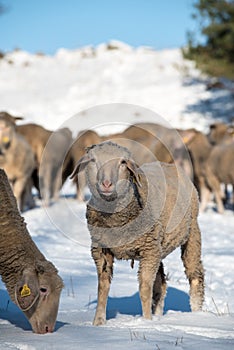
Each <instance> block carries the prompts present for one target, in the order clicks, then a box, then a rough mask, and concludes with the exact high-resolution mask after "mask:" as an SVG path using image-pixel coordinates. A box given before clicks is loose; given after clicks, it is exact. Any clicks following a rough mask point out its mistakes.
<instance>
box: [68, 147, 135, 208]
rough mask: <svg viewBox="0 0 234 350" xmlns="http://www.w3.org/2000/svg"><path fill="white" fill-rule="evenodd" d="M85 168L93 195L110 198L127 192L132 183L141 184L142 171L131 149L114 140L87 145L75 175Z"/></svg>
mask: <svg viewBox="0 0 234 350" xmlns="http://www.w3.org/2000/svg"><path fill="white" fill-rule="evenodd" d="M84 169H85V170H86V177H87V182H88V186H89V188H90V191H91V193H92V195H93V196H94V197H95V198H96V199H102V200H104V201H106V202H113V201H115V200H117V199H119V198H122V197H123V196H125V195H126V193H127V192H128V190H129V187H130V186H131V184H132V183H135V184H136V185H138V186H141V179H140V177H141V174H140V171H139V168H138V166H137V164H136V163H135V162H134V161H133V160H132V159H131V158H130V152H129V151H128V150H127V148H125V147H122V146H119V145H117V144H115V143H113V142H110V141H109V142H103V143H100V144H98V145H93V146H91V147H89V148H87V152H86V154H85V155H84V156H83V157H82V158H81V159H80V160H79V162H78V163H77V164H76V167H75V169H74V171H73V173H72V175H71V178H75V177H78V173H79V172H80V171H82V170H84Z"/></svg>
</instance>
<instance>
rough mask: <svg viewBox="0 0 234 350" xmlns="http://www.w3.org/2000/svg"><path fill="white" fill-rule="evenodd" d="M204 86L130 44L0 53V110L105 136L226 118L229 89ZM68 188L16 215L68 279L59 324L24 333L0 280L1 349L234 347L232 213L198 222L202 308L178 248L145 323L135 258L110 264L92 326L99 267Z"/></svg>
mask: <svg viewBox="0 0 234 350" xmlns="http://www.w3.org/2000/svg"><path fill="white" fill-rule="evenodd" d="M206 83H207V78H205V77H203V76H201V74H200V72H199V71H197V70H196V69H195V68H194V66H193V64H192V63H191V62H187V61H184V60H183V58H182V56H181V54H180V51H179V50H165V51H153V50H151V49H150V48H143V47H141V48H138V49H133V48H132V47H129V46H128V45H125V44H123V43H119V42H111V43H109V44H108V45H107V44H102V45H100V46H98V47H97V48H93V47H86V48H81V49H77V50H74V51H68V50H65V49H60V50H59V51H58V52H57V53H56V55H55V56H44V55H32V54H29V53H27V52H22V51H16V52H13V53H9V54H6V55H5V57H4V58H3V59H1V60H0V105H1V110H6V111H8V112H11V113H12V114H15V115H23V116H24V117H25V121H26V122H30V121H33V122H37V123H39V124H42V125H44V126H45V127H47V128H50V129H56V128H58V127H59V126H60V125H61V124H66V123H67V124H68V125H69V126H70V125H72V126H74V123H73V122H76V124H78V125H75V126H74V127H76V128H77V129H80V130H81V129H84V128H85V127H90V126H93V125H95V126H99V127H100V125H103V124H104V126H105V128H104V129H103V132H113V131H115V130H117V129H116V125H117V124H118V123H121V124H124V123H131V122H139V121H140V120H144V121H146V120H149V119H150V120H154V117H155V115H156V114H155V113H158V115H159V116H158V117H157V118H156V119H157V120H155V121H159V120H160V121H162V122H165V123H170V124H171V125H173V126H177V127H180V128H186V127H191V126H193V127H196V128H199V129H201V130H206V128H207V126H208V125H209V123H210V122H211V121H213V120H215V119H217V118H220V119H222V118H226V119H227V120H228V118H230V117H231V116H232V110H233V100H232V99H231V92H230V91H229V90H221V89H218V90H215V91H212V90H207V89H206ZM113 103H117V104H116V105H113ZM102 104H106V105H104V107H103V106H100V105H102ZM107 104H110V105H107ZM96 105H99V107H95V106H96ZM91 107H92V108H91ZM89 108H91V109H89ZM113 108H118V111H119V114H118V118H112V115H113V114H112V110H113ZM147 111H148V112H147ZM151 111H152V112H151ZM77 113H79V116H78V118H75V119H73V118H72V117H73V116H74V115H75V114H77ZM115 115H116V114H115ZM160 116H161V117H160ZM108 123H109V124H108ZM114 126H115V128H114ZM71 189H72V188H71V186H70V185H69V184H68V186H67V187H66V189H65V190H64V191H63V193H65V194H66V196H61V198H60V200H59V202H58V203H56V204H54V205H53V206H51V207H49V208H44V207H43V206H42V203H41V202H40V201H38V207H37V208H36V209H33V210H30V211H28V212H26V213H24V217H25V220H26V222H27V223H28V229H29V231H30V233H31V235H32V237H33V239H34V241H35V242H36V244H37V245H38V247H39V248H40V249H41V250H42V252H43V253H44V254H45V255H46V257H47V258H48V259H49V260H51V261H53V262H54V264H55V265H56V266H57V268H58V269H59V271H60V275H61V276H62V278H63V280H64V283H65V288H64V290H63V292H62V297H61V303H60V309H59V314H58V320H57V326H56V331H55V332H54V333H53V334H47V335H44V336H42V335H35V334H33V333H32V332H31V328H30V325H29V324H28V322H27V320H26V319H25V317H24V315H23V314H22V313H21V312H20V311H19V310H18V308H17V307H16V306H15V305H14V304H13V303H12V302H10V303H9V304H8V300H9V296H8V294H7V292H6V289H5V286H4V285H3V284H2V283H1V284H0V296H1V298H0V349H4V350H5V349H9V350H10V349H20V350H33V349H38V350H39V349H56V350H59V349H69V350H70V349H71V350H73V349H94V348H95V349H103V348H104V347H107V348H108V347H111V348H112V349H116V350H122V349H129V350H131V349H134V350H138V349H139V350H142V349H145V350H155V349H161V350H169V349H174V348H180V349H190V350H191V349H192V350H193V349H194V350H197V349H199V348H201V349H204V350H207V349H220V350H221V349H222V350H223V349H233V345H234V301H233V294H234V276H233V271H232V270H233V256H234V235H233V232H234V216H233V213H232V212H231V211H226V212H225V213H224V215H219V214H216V213H215V212H214V211H213V210H212V209H210V210H209V211H208V212H206V213H204V214H202V215H200V217H199V223H200V226H201V231H202V237H203V262H204V266H205V269H206V296H205V303H204V311H203V312H198V313H191V312H190V307H189V296H188V281H187V280H186V278H185V275H184V272H183V266H182V263H181V261H180V251H179V250H177V251H175V252H174V253H172V254H171V255H170V256H169V257H168V258H167V259H166V260H165V269H166V273H167V275H168V292H167V297H166V304H165V314H164V315H163V316H162V317H156V316H155V317H153V320H152V321H148V320H144V319H143V318H142V317H141V312H142V311H141V306H140V300H139V294H138V283H137V264H136V266H135V267H134V269H131V268H130V264H129V262H124V261H121V262H120V261H118V262H116V263H115V268H114V279H113V282H112V286H111V291H110V297H109V300H108V307H107V318H108V320H107V324H106V326H102V327H93V326H92V320H93V317H94V313H95V307H96V298H97V294H96V287H97V278H96V269H95V266H94V263H93V261H92V258H91V256H90V239H89V233H88V230H87V227H86V222H85V205H84V204H80V203H78V202H77V201H76V200H75V199H72V198H71V196H68V195H69V194H70V192H69V191H70V190H71Z"/></svg>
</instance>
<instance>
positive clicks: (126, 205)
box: [71, 142, 204, 325]
mask: <svg viewBox="0 0 234 350" xmlns="http://www.w3.org/2000/svg"><path fill="white" fill-rule="evenodd" d="M82 169H85V172H86V179H87V183H88V186H89V188H90V191H91V194H92V196H91V199H90V201H89V202H88V204H87V212H86V217H87V222H88V228H89V231H90V234H91V239H92V256H93V259H94V261H95V264H96V268H97V274H98V304H97V310H96V315H95V318H94V321H93V324H94V325H102V324H104V323H105V321H106V302H107V297H108V293H109V288H110V283H111V279H112V273H113V262H114V258H115V257H116V258H117V259H126V260H127V259H130V260H132V262H133V261H134V260H139V272H138V278H139V291H140V298H141V303H142V309H143V316H144V317H145V318H148V319H150V318H151V312H153V313H154V314H161V313H162V311H163V306H164V297H165V294H166V279H165V275H164V271H163V263H162V260H163V259H164V258H165V257H166V256H167V255H168V254H170V253H171V252H172V251H173V250H174V249H176V248H177V247H179V246H180V247H181V252H182V255H181V257H182V260H183V263H184V266H185V273H186V276H187V278H188V280H189V284H190V304H191V309H192V311H196V310H200V309H201V308H202V303H203V299H204V272H203V266H202V262H201V234H200V230H199V227H198V223H197V215H198V198H197V192H196V190H195V188H194V186H193V184H192V182H191V181H190V179H189V178H188V177H187V176H186V175H185V174H184V172H183V171H182V170H181V169H179V168H176V166H175V165H170V164H166V163H160V162H154V163H148V164H145V165H143V166H141V167H140V168H139V167H138V166H137V165H136V163H135V162H134V161H133V160H132V158H131V154H130V152H129V150H127V149H126V148H124V147H122V146H119V145H117V144H115V143H112V142H104V143H101V144H98V145H94V146H92V147H90V148H89V149H88V150H87V153H86V154H85V156H84V157H83V158H82V159H81V160H80V161H79V162H78V163H77V165H76V167H75V169H74V172H73V174H72V176H71V177H72V178H74V177H76V176H77V174H78V173H79V171H81V170H82Z"/></svg>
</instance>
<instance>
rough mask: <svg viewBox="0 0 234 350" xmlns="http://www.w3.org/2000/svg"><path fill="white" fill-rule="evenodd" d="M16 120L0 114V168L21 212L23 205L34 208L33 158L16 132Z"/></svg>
mask: <svg viewBox="0 0 234 350" xmlns="http://www.w3.org/2000/svg"><path fill="white" fill-rule="evenodd" d="M18 119H22V118H20V117H13V116H11V115H10V114H8V113H6V112H0V167H1V168H3V169H4V170H5V171H6V173H7V176H8V178H9V180H10V182H11V185H12V187H13V192H14V195H15V196H16V199H17V203H18V206H19V208H20V210H23V209H24V205H25V204H26V205H27V206H29V207H30V208H32V207H33V206H34V201H33V198H32V195H31V187H32V182H31V175H32V172H33V170H34V168H35V158H34V154H33V151H32V149H31V147H30V145H29V144H28V142H27V141H26V140H25V139H24V137H23V136H22V135H20V134H19V133H18V132H16V125H15V122H16V120H18Z"/></svg>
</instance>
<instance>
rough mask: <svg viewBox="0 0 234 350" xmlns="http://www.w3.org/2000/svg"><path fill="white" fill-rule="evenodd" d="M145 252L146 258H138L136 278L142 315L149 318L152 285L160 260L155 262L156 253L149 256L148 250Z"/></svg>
mask: <svg viewBox="0 0 234 350" xmlns="http://www.w3.org/2000/svg"><path fill="white" fill-rule="evenodd" d="M147 253H148V255H147V258H142V259H141V260H140V264H139V272H138V279H139V292H140V298H141V304H142V311H143V316H144V317H145V318H147V319H151V318H152V315H151V311H152V310H151V308H152V298H153V285H154V280H155V275H156V273H157V270H158V267H159V264H160V261H158V263H157V261H156V258H155V257H156V254H154V255H153V256H151V257H150V256H149V253H150V252H149V251H147Z"/></svg>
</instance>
